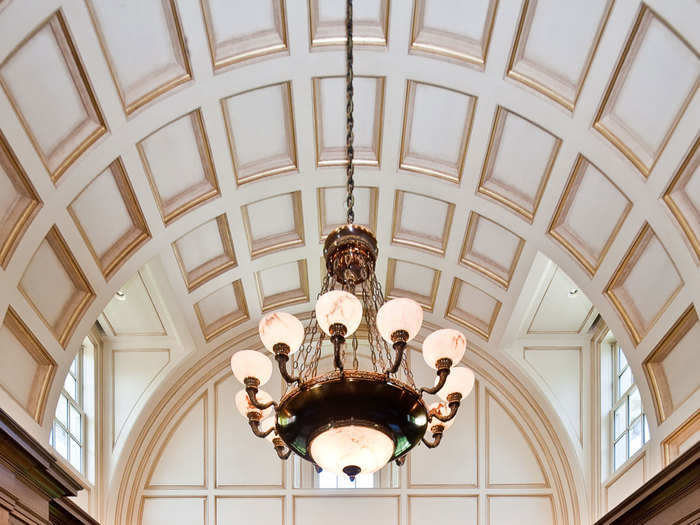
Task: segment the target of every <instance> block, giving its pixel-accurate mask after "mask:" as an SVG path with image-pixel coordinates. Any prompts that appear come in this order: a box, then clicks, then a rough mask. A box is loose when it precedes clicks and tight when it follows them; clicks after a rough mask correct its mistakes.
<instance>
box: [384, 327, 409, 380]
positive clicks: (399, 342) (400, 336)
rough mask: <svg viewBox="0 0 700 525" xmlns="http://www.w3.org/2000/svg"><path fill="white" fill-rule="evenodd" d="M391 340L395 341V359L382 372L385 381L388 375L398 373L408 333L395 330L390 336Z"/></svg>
mask: <svg viewBox="0 0 700 525" xmlns="http://www.w3.org/2000/svg"><path fill="white" fill-rule="evenodd" d="M400 332H402V333H400ZM391 338H392V340H393V339H395V340H394V350H395V351H396V357H395V358H394V362H393V363H392V365H391V366H390V367H389V368H387V369H386V370H384V373H385V374H386V378H387V379H389V375H390V374H395V373H396V372H398V371H399V367H400V366H401V361H402V360H403V354H404V352H405V351H406V344H407V342H406V339H408V332H406V331H405V330H397V331H396V332H394V333H393V334H392V335H391Z"/></svg>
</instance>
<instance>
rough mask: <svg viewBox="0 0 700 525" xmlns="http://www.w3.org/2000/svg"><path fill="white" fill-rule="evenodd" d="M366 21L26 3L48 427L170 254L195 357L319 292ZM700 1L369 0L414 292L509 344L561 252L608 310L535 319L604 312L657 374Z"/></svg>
mask: <svg viewBox="0 0 700 525" xmlns="http://www.w3.org/2000/svg"><path fill="white" fill-rule="evenodd" d="M342 16H343V8H342V2H338V1H334V2H322V3H319V2H316V1H313V0H311V1H310V2H308V3H307V2H302V1H301V0H299V1H295V2H291V1H290V2H287V3H286V4H285V3H284V2H279V1H264V2H263V1H261V2H254V3H253V2H247V3H245V4H244V3H243V2H221V1H214V0H202V2H201V3H200V2H185V1H175V0H164V1H163V2H153V3H148V2H127V3H125V2H107V1H96V0H86V1H80V0H64V1H59V0H47V1H45V2H22V1H19V0H4V1H3V2H0V35H2V36H0V84H1V85H2V90H0V117H1V119H0V130H1V131H2V136H0V146H1V147H0V203H1V204H2V208H1V209H2V213H3V216H2V226H1V227H0V264H1V266H2V268H1V269H0V312H7V313H6V314H4V323H3V327H2V332H1V333H2V336H1V337H2V341H3V342H4V343H3V344H5V343H7V344H8V345H10V344H11V347H12V348H14V349H16V351H14V354H17V355H22V356H23V357H22V359H23V361H22V362H23V363H24V364H23V366H22V370H23V372H22V374H20V373H19V372H18V371H17V370H16V369H15V368H14V367H12V366H9V364H8V363H10V361H7V362H6V363H3V366H2V367H1V370H2V371H1V372H0V384H2V385H3V389H0V405H1V406H2V407H3V408H7V409H8V410H9V411H10V412H11V413H12V414H13V416H15V417H16V418H17V419H18V420H19V421H20V422H21V423H22V424H23V425H24V426H25V427H27V428H28V429H29V430H30V431H31V432H32V433H34V434H36V435H42V436H45V435H48V429H49V421H50V418H44V417H43V414H44V407H45V406H48V409H46V411H47V412H48V413H52V410H53V403H55V399H56V397H57V395H58V390H59V389H60V383H61V381H56V382H54V381H53V377H54V376H55V377H59V378H62V377H64V375H65V371H66V369H67V367H68V366H69V364H70V362H71V360H72V354H73V353H74V352H75V350H76V349H77V347H78V344H79V341H81V340H82V338H83V337H84V336H85V334H86V333H87V331H88V330H89V328H90V327H91V326H92V324H93V323H94V321H95V319H96V318H97V317H98V315H99V314H100V313H101V312H102V311H103V310H105V307H107V310H105V317H107V318H109V319H110V322H113V323H114V322H116V323H117V324H120V325H121V326H122V328H120V329H123V330H141V331H147V332H149V333H150V332H151V331H158V330H163V326H162V322H160V320H159V319H158V312H157V311H156V310H153V312H151V313H148V314H147V316H146V314H145V315H144V317H143V318H142V319H139V320H138V323H136V324H134V322H133V320H128V319H125V318H123V317H120V316H121V315H122V314H121V313H120V312H119V309H118V308H117V307H116V306H113V305H110V306H107V305H108V303H109V301H110V300H111V299H112V297H113V296H114V294H115V292H116V291H117V290H119V289H125V290H127V293H128V294H129V295H131V294H144V293H146V294H147V291H146V290H145V289H142V287H141V284H139V280H138V279H137V278H135V277H134V276H135V274H136V272H137V270H138V269H140V268H141V267H142V266H143V265H144V264H145V263H146V262H148V261H149V260H151V259H153V258H158V259H159V260H160V263H161V264H162V268H163V272H164V275H163V278H164V279H165V280H166V281H167V282H168V284H169V287H170V288H171V290H172V296H173V297H172V299H173V304H176V305H177V307H178V309H179V312H180V313H179V316H181V318H182V319H183V322H184V327H185V328H186V329H187V332H188V333H189V334H191V337H192V341H193V345H194V349H195V351H196V352H206V351H208V350H211V349H213V348H216V347H220V346H221V345H223V344H225V342H226V341H227V340H229V339H230V338H232V337H233V336H234V335H235V334H236V333H239V332H240V331H242V330H244V329H246V328H249V327H251V326H254V324H255V323H256V322H257V319H258V318H259V317H260V315H261V312H264V311H268V310H271V309H275V308H280V307H284V308H287V309H289V310H290V311H292V312H295V313H301V312H306V311H309V310H310V309H311V307H312V304H311V302H310V298H313V297H315V296H316V293H317V292H318V289H319V286H320V277H321V275H322V271H323V269H322V267H321V258H320V252H321V246H322V245H321V241H322V239H323V237H324V236H325V235H326V234H327V233H328V231H330V229H332V228H333V227H334V226H335V225H336V224H339V223H340V222H342V216H343V215H342V208H341V206H342V186H343V183H344V170H343V167H342V150H341V148H342V130H343V118H344V115H343V112H342V111H341V108H342V97H343V92H342V82H341V81H340V80H339V78H338V77H340V76H342V75H343V74H344V58H343V55H342V49H343V48H342V47H341V46H339V45H338V44H341V43H342V40H343V38H342V37H343V25H342ZM699 20H700V5H699V4H698V3H697V2H694V1H693V0H677V1H676V2H664V1H663V0H651V1H649V2H647V3H644V4H642V3H640V2H637V1H627V2H612V1H607V0H596V1H590V2H585V3H581V4H580V5H579V6H574V5H573V4H570V3H563V2H556V1H552V0H550V1H544V0H539V1H537V2H535V1H525V2H515V1H501V2H497V1H496V0H491V1H487V0H483V1H482V0H480V1H478V2H469V3H460V2H436V1H416V2H393V3H391V4H390V3H389V2H388V0H384V1H379V0H376V1H369V0H367V1H365V2H359V1H358V2H357V8H356V26H357V27H356V35H357V39H356V42H357V44H358V47H357V50H356V54H355V64H356V66H355V68H356V74H357V84H356V93H357V104H356V108H357V110H356V126H357V136H356V144H357V146H358V151H359V154H358V168H357V170H356V183H357V186H358V191H357V200H358V206H357V217H358V222H361V223H363V224H367V225H370V226H371V227H372V228H374V229H376V232H377V237H378V241H379V247H380V258H379V262H378V275H379V277H380V279H381V281H382V282H384V283H385V284H386V286H387V290H386V291H387V294H388V295H409V296H412V297H414V298H416V299H417V300H419V301H420V302H421V304H423V305H424V307H425V309H426V319H427V320H428V321H430V322H431V323H434V324H452V325H455V326H457V327H460V328H461V329H463V330H464V331H465V332H466V334H467V336H468V337H469V339H470V341H472V343H473V344H476V345H478V346H480V347H482V348H484V349H485V350H487V351H490V352H492V353H494V354H495V355H500V354H499V352H500V351H501V349H502V347H503V345H504V344H505V343H506V340H505V339H506V334H507V333H508V332H509V327H510V325H511V324H513V323H520V320H521V319H520V318H519V317H518V316H514V315H513V313H514V311H515V309H516V303H517V301H518V299H519V297H520V295H521V292H522V291H523V286H524V283H525V280H526V277H527V275H528V272H529V270H530V267H531V266H532V264H533V261H534V259H535V256H536V254H537V253H538V252H542V253H544V254H546V255H547V257H549V258H550V259H551V260H553V261H554V262H555V263H556V265H557V266H559V267H560V268H561V272H562V273H561V274H559V273H557V274H555V275H554V276H553V277H552V280H551V282H550V288H551V289H552V290H567V288H568V287H570V286H571V283H576V287H579V288H580V289H581V290H582V292H583V294H584V295H585V297H583V299H585V300H586V301H588V303H586V305H584V306H585V307H584V306H582V307H581V309H580V310H581V311H580V312H579V311H578V310H576V311H575V312H571V311H569V310H566V311H565V309H562V308H559V305H560V301H564V300H565V299H562V298H559V297H555V298H553V299H551V302H547V301H548V300H547V299H546V296H545V300H544V301H543V302H542V303H541V305H540V306H541V308H540V310H539V312H542V313H541V314H540V315H539V316H538V315H537V314H536V315H535V316H534V317H533V319H532V324H531V329H532V330H534V331H535V332H541V331H544V332H552V331H555V332H556V331H561V330H563V331H565V332H570V331H580V330H581V327H583V325H584V324H585V323H586V320H587V319H588V318H589V317H590V310H591V308H592V307H595V308H596V309H597V310H598V311H599V312H600V313H601V314H602V316H603V317H604V318H605V320H606V322H607V323H608V324H609V325H610V326H611V327H612V329H613V330H614V332H615V333H616V334H617V336H618V338H619V339H620V340H621V341H622V342H623V345H624V347H625V348H626V349H627V351H628V353H629V354H630V355H629V357H628V359H629V360H630V363H631V365H632V367H633V371H634V373H635V376H637V377H640V378H641V377H643V371H642V362H643V360H644V359H645V357H646V356H648V355H649V354H650V353H651V352H652V351H653V350H654V348H656V347H657V345H659V343H660V341H662V339H664V336H665V335H666V334H667V333H668V332H669V330H671V329H672V327H673V326H674V323H676V321H677V320H679V319H680V318H681V317H682V316H683V314H684V313H685V312H687V311H688V309H689V308H692V305H693V304H695V305H697V304H700V273H699V272H698V264H699V263H700V199H699V197H698V195H700V191H699V189H698V188H699V184H700V178H699V177H700V175H698V170H697V166H698V122H699V121H700V100H699V99H698V97H697V90H698V84H699V82H700V57H699V55H698V51H697V50H698V49H700V34H699V33H698V32H697V30H696V28H697V26H698V21H699ZM564 272H565V273H564ZM589 304H590V306H589ZM584 310H585V312H584ZM544 312H546V314H545V313H544ZM579 314H580V315H579ZM567 316H568V317H567ZM516 317H518V318H517V319H516ZM689 318H690V319H694V320H695V321H696V322H697V316H694V317H693V316H692V315H691V316H690V317H689ZM120 319H121V321H120ZM129 323H131V324H129ZM159 323H160V324H159ZM22 349H24V350H22ZM14 354H13V355H14ZM3 359H5V358H3ZM6 359H13V358H11V357H7V358H6ZM668 363H671V361H668ZM28 384H29V385H41V386H42V387H41V390H40V395H38V396H29V397H28V396H27V395H26V392H27V391H28V388H27V385H28ZM641 390H642V395H643V398H644V401H645V404H647V405H648V406H650V405H649V404H650V403H652V399H653V395H652V393H651V391H650V389H649V388H648V387H647V386H645V385H643V386H642V388H641Z"/></svg>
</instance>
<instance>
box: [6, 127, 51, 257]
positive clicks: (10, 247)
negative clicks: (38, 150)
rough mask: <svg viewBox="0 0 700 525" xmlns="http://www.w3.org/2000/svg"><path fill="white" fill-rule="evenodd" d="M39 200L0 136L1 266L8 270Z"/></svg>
mask: <svg viewBox="0 0 700 525" xmlns="http://www.w3.org/2000/svg"><path fill="white" fill-rule="evenodd" d="M40 207H41V200H40V199H39V196H38V195H37V193H36V190H35V189H34V186H33V185H32V183H31V182H29V178H28V177H27V174H26V173H25V171H24V169H23V168H22V166H21V165H20V163H19V161H18V160H17V157H15V155H14V153H13V152H12V150H11V149H10V146H9V145H8V144H7V142H5V137H4V136H3V135H2V133H1V132H0V266H2V267H3V268H6V267H7V264H8V263H9V262H10V257H12V254H13V253H14V251H15V248H16V247H17V244H18V243H19V241H20V239H21V238H22V235H23V234H24V232H25V230H26V229H27V226H29V223H30V222H31V221H32V219H33V218H34V217H35V216H36V213H37V212H38V211H39V208H40Z"/></svg>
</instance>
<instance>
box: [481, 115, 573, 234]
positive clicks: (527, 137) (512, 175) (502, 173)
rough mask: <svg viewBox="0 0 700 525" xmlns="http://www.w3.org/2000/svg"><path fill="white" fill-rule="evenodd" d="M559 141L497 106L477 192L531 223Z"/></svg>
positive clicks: (557, 149)
mask: <svg viewBox="0 0 700 525" xmlns="http://www.w3.org/2000/svg"><path fill="white" fill-rule="evenodd" d="M560 145H561V140H560V139H559V138H557V137H555V136H554V135H552V134H551V133H550V132H548V131H547V130H545V129H544V128H542V127H540V126H538V125H537V124H535V123H534V122H531V121H529V120H527V119H525V118H523V117H521V116H520V115H516V114H515V113H512V112H511V111H508V110H507V109H504V108H503V107H501V106H499V107H498V109H497V110H496V117H495V119H494V124H493V129H492V130H491V139H490V142H489V148H488V152H487V153H486V160H485V161H484V168H483V170H482V172H481V181H480V182H479V188H478V192H479V193H480V194H482V195H485V196H487V197H490V198H491V199H494V200H495V201H496V202H498V203H499V204H501V205H503V206H506V207H507V208H508V209H510V210H511V211H514V212H516V213H517V214H519V215H520V216H521V217H523V218H524V219H525V220H527V221H528V222H532V221H533V219H534V217H535V213H536V212H537V207H538V206H539V204H540V199H542V194H543V193H544V188H545V186H546V184H547V179H549V174H550V172H551V170H552V165H553V164H554V159H555V158H556V156H557V152H558V151H559V146H560Z"/></svg>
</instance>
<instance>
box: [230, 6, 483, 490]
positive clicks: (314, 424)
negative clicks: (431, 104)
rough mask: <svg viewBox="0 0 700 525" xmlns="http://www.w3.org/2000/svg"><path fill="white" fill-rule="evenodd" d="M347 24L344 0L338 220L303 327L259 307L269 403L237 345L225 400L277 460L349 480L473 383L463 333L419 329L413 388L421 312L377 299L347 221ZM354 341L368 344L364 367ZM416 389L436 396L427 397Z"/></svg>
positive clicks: (433, 427) (444, 418)
mask: <svg viewBox="0 0 700 525" xmlns="http://www.w3.org/2000/svg"><path fill="white" fill-rule="evenodd" d="M352 29H353V25H352V0H347V3H346V34H347V40H346V48H345V49H346V59H347V60H346V61H347V74H346V102H347V104H346V144H345V151H346V157H347V159H346V160H347V167H346V170H347V171H346V175H347V179H346V180H347V198H346V203H345V204H346V208H347V224H345V225H343V226H340V227H338V228H336V229H335V230H334V231H332V232H331V233H330V234H329V235H328V237H327V238H326V241H325V245H324V248H323V256H324V259H325V265H326V275H325V277H324V278H323V282H322V285H321V291H320V293H319V296H318V299H317V302H316V307H315V315H312V316H311V318H310V319H309V321H308V323H307V326H306V327H304V325H303V324H302V322H301V321H300V320H299V319H297V317H295V316H293V315H291V314H289V313H286V312H273V313H270V314H267V315H265V316H264V317H263V318H262V319H261V320H260V324H259V326H258V330H259V334H260V339H261V341H262V343H263V345H264V346H265V348H266V349H267V350H268V351H270V352H271V353H272V354H273V355H274V358H275V361H276V362H277V365H278V369H279V372H280V375H281V376H282V379H284V383H285V392H284V393H283V394H282V396H281V398H280V400H279V401H274V400H273V399H272V397H271V396H270V395H269V394H268V393H267V392H265V391H264V390H261V387H262V386H263V385H264V384H265V383H267V381H269V379H270V378H271V376H272V369H273V366H272V362H271V360H270V359H269V358H268V357H267V356H266V355H264V354H263V353H261V352H258V351H255V350H241V351H238V352H235V353H234V354H233V356H232V358H231V368H232V370H233V373H234V375H235V377H236V379H238V380H239V381H240V382H241V383H242V384H243V385H244V386H245V388H244V389H243V390H241V391H240V392H238V394H237V395H236V399H235V402H236V407H237V409H238V411H239V412H240V413H241V415H243V416H244V417H245V418H246V419H247V420H248V422H249V424H250V428H251V429H252V431H253V433H254V434H255V435H256V436H258V437H260V438H266V439H268V440H270V441H271V442H272V444H273V446H274V449H275V451H276V452H277V455H278V456H279V457H280V458H281V459H287V458H289V456H290V455H291V453H292V452H294V453H295V454H297V455H299V456H300V457H302V458H303V459H306V460H308V461H310V462H312V463H313V464H314V465H315V467H316V469H317V470H318V471H320V470H321V469H323V470H326V471H329V472H333V473H336V474H346V475H347V476H349V478H350V480H351V481H352V480H354V479H355V476H357V475H358V474H368V473H372V472H376V471H377V470H379V469H380V468H382V467H383V466H384V465H386V464H387V463H389V462H390V461H392V460H394V461H396V463H397V464H398V465H399V466H400V465H403V463H404V462H405V460H406V455H407V453H408V452H409V451H410V450H411V449H412V448H413V447H415V446H416V445H418V444H419V443H420V442H422V443H423V444H424V445H425V446H427V447H428V448H434V447H437V446H438V445H439V443H440V440H441V439H442V436H443V433H444V432H445V431H446V430H447V429H448V428H449V427H450V426H451V425H452V424H453V423H454V417H455V416H456V414H457V410H458V409H459V406H460V402H461V400H462V399H463V398H464V397H466V396H467V395H469V393H470V392H471V390H472V388H473V386H474V373H473V372H472V371H471V370H470V369H469V368H467V367H463V366H454V365H456V364H457V363H459V361H460V360H461V358H462V356H463V355H464V352H465V350H466V339H465V337H464V335H463V334H462V333H461V332H459V331H457V330H453V329H449V328H446V329H442V330H437V331H435V332H433V333H432V334H430V335H429V336H428V337H427V338H426V339H425V340H424V342H423V346H422V354H423V358H424V359H425V361H426V363H427V364H428V366H430V367H431V368H433V369H435V370H436V378H435V383H434V384H433V385H432V386H430V387H422V388H417V387H416V385H415V382H414V379H413V374H412V372H411V369H410V366H409V363H408V360H407V351H406V349H407V345H408V343H409V342H410V341H411V340H412V339H414V338H415V337H416V335H417V334H418V331H419V330H420V327H421V324H422V322H423V310H422V308H421V306H420V305H419V304H418V303H416V302H415V301H413V300H411V299H408V298H398V299H392V300H389V301H385V300H384V296H383V293H382V289H381V286H380V284H379V282H378V281H377V278H376V276H375V264H376V261H377V254H378V249H377V241H376V239H375V237H374V234H373V233H372V232H371V231H370V230H368V229H367V228H364V227H363V226H360V225H357V224H354V211H353V205H354V198H353V189H354V180H353V176H354V165H353V156H354V150H353V125H354V122H353V85H352V81H353V55H352V46H353V43H352ZM358 340H362V341H363V348H364V347H368V350H367V353H368V354H369V355H368V356H367V357H368V358H369V364H368V365H367V366H365V367H361V366H360V359H359V358H360V357H361V356H360V355H359V353H358V348H359V342H358ZM327 348H329V350H330V352H329V353H330V355H329V356H328V357H327V359H332V363H333V367H332V370H331V371H328V372H325V373H324V372H323V371H322V370H320V368H323V367H322V366H320V364H321V362H322V360H324V359H326V356H325V355H324V354H325V353H326V351H325V349H327ZM363 359H365V360H367V359H366V358H363ZM365 368H367V369H365ZM425 394H427V395H437V397H438V398H439V401H435V402H432V403H430V402H429V401H428V400H426V399H425V398H424V395H425ZM426 435H427V436H428V437H426Z"/></svg>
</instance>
